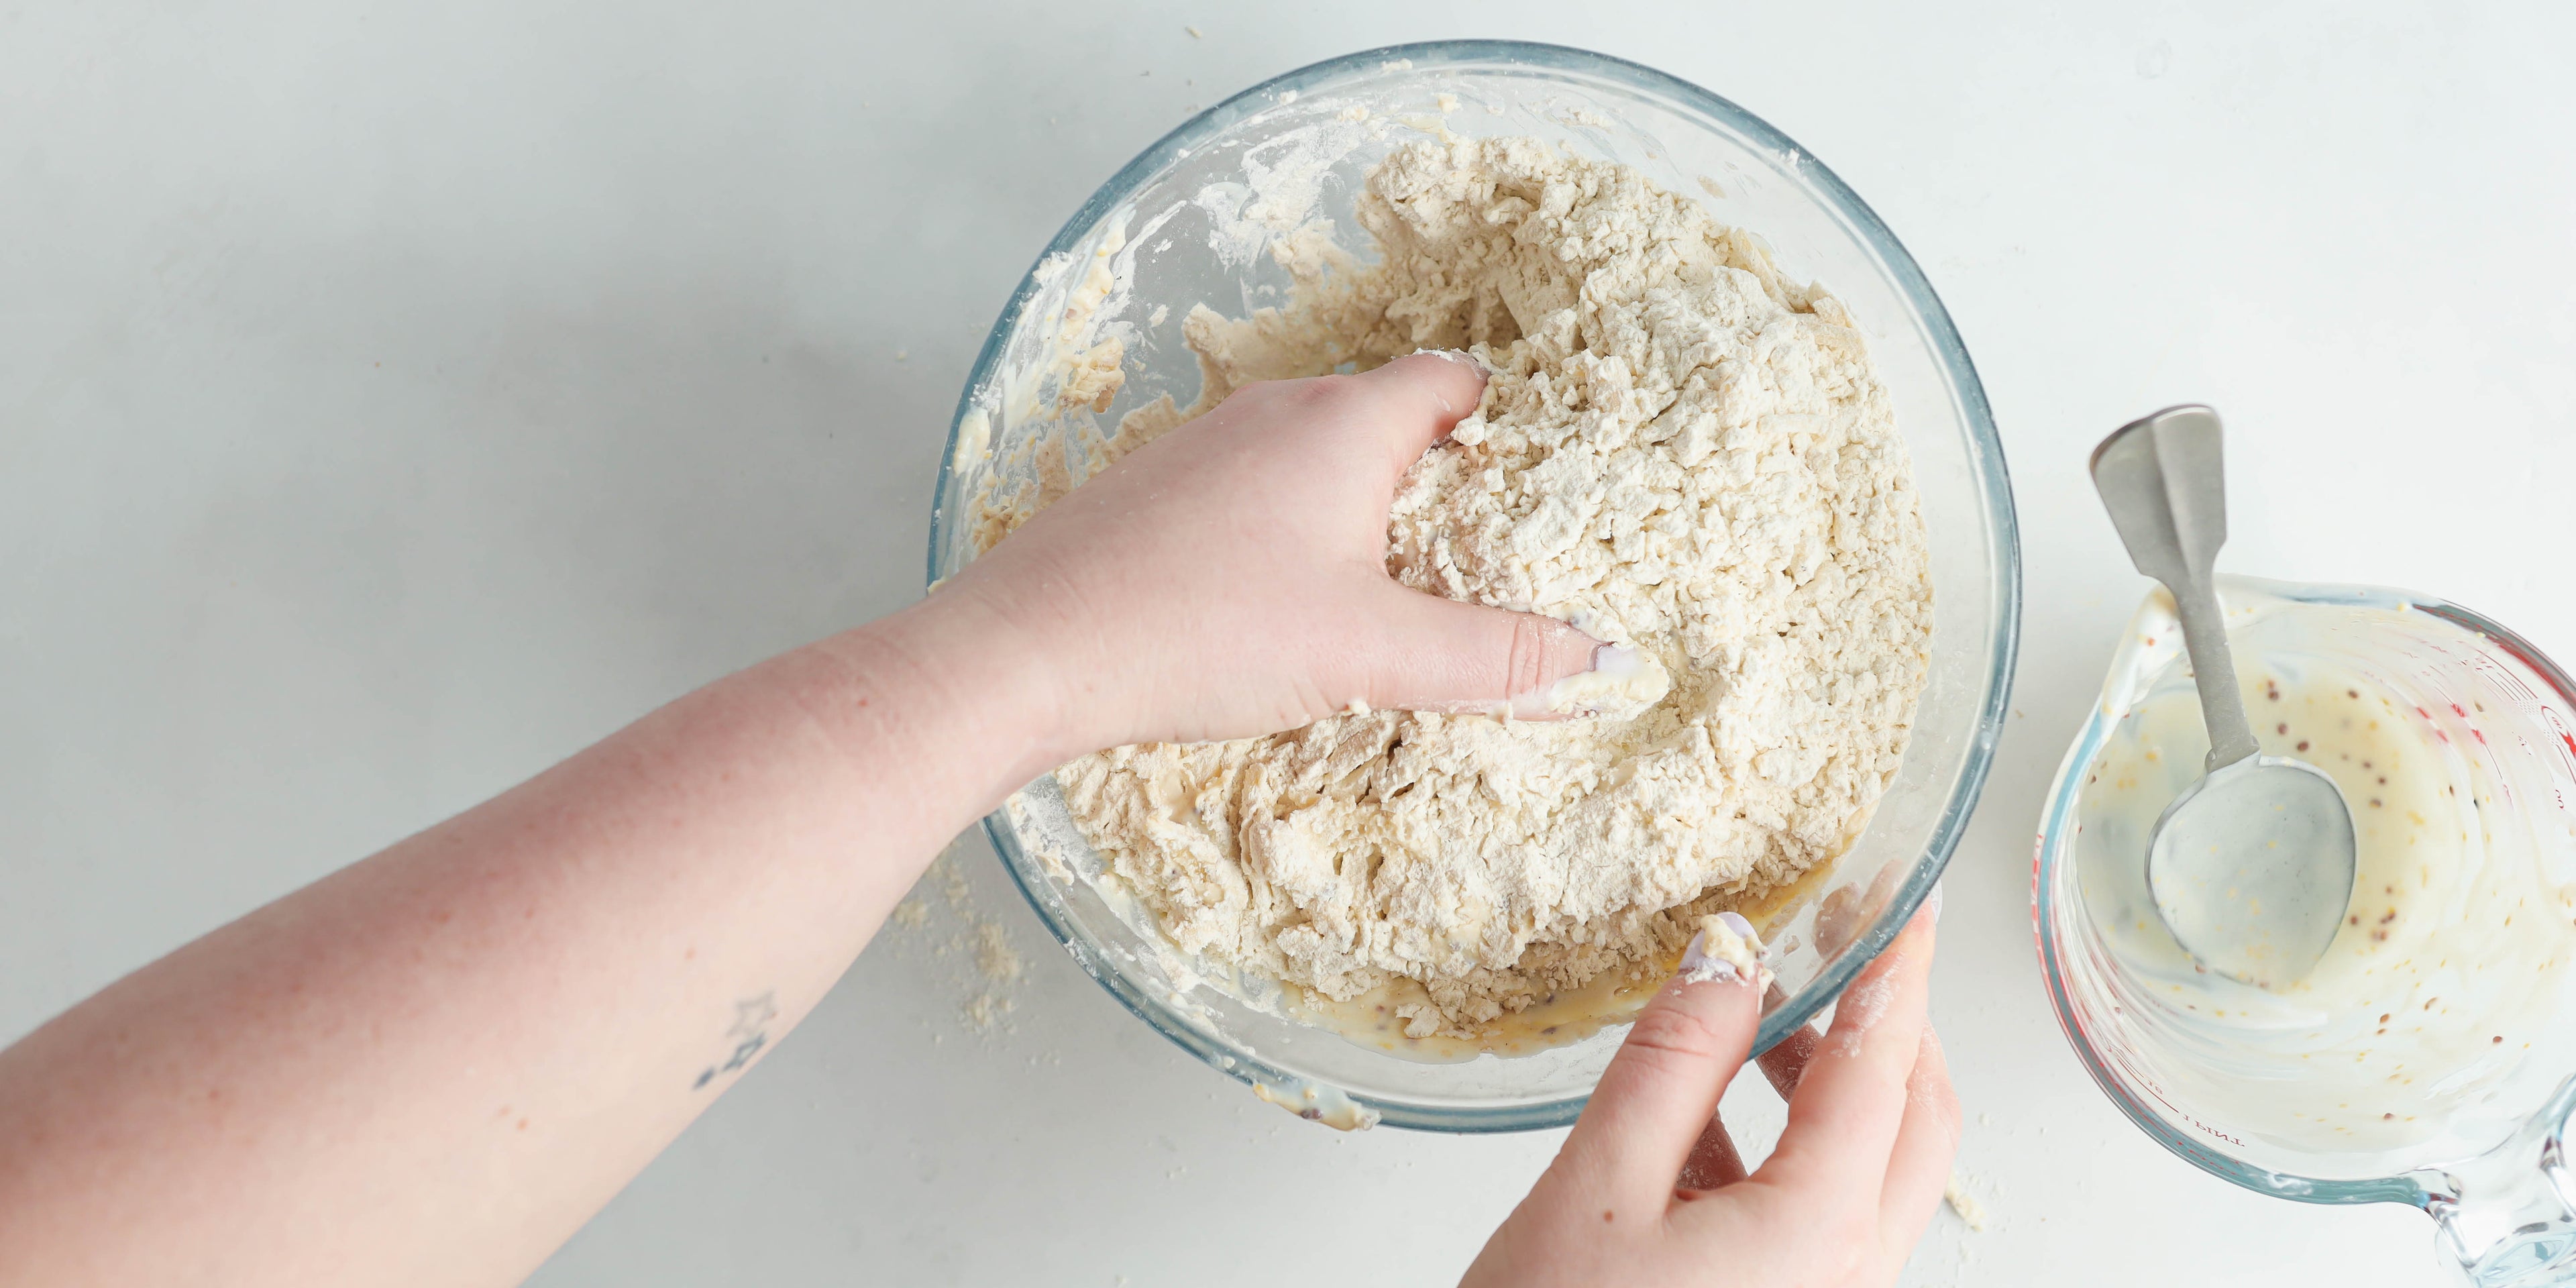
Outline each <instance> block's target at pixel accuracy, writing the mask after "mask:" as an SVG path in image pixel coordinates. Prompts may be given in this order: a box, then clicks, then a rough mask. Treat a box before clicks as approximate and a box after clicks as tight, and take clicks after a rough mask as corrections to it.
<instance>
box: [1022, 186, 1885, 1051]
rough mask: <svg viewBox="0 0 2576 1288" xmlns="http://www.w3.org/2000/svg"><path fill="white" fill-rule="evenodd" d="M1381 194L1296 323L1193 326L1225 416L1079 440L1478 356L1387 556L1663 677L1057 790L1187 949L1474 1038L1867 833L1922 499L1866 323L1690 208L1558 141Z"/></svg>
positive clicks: (1315, 734)
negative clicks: (1568, 628) (1576, 631)
mask: <svg viewBox="0 0 2576 1288" xmlns="http://www.w3.org/2000/svg"><path fill="white" fill-rule="evenodd" d="M1357 204H1358V218H1359V222H1360V223H1361V224H1362V225H1363V226H1364V227H1365V228H1366V229H1367V230H1368V231H1369V232H1370V233H1371V234H1372V235H1374V237H1375V239H1376V241H1377V243H1378V245H1379V247H1380V249H1381V251H1382V256H1381V258H1380V260H1379V262H1377V263H1375V264H1372V265H1365V266H1364V265H1362V264H1361V263H1360V262H1359V261H1357V260H1356V259H1355V258H1354V257H1352V256H1351V255H1349V254H1348V253H1347V252H1345V251H1344V250H1343V249H1341V248H1340V247H1338V246H1336V245H1335V244H1334V242H1333V240H1332V229H1331V228H1330V226H1329V225H1328V224H1321V223H1318V224H1310V225H1308V226H1307V227H1305V228H1303V229H1300V230H1299V231H1298V232H1296V233H1295V234H1293V235H1291V236H1288V237H1285V238H1282V239H1281V240H1280V241H1279V243H1278V244H1277V245H1276V246H1275V247H1274V254H1275V255H1276V256H1277V257H1278V259H1279V261H1280V262H1281V263H1282V264H1284V265H1286V266H1287V267H1288V268H1289V270H1290V271H1291V272H1292V274H1294V275H1295V277H1296V280H1297V288H1296V290H1295V291H1294V292H1293V294H1292V296H1291V298H1290V301H1289V303H1288V304H1287V306H1286V307H1284V308H1279V309H1264V310H1261V311H1259V312H1258V313H1256V314H1254V315H1253V316H1252V317H1250V318H1246V319H1240V320H1230V319H1226V318H1223V317H1220V316H1218V315H1217V314H1215V313H1214V312H1212V311H1210V310H1208V309H1206V308H1204V307H1202V308H1199V309H1196V310H1194V311H1193V312H1192V313H1191V314H1190V316H1189V317H1188V318H1187V319H1186V320H1185V321H1184V334H1185V336H1186V337H1187V339H1188V340H1189V342H1190V344H1191V346H1192V347H1193V348H1194V349H1195V350H1196V351H1197V352H1198V353H1199V354H1200V357H1201V365H1202V367H1203V369H1204V372H1205V376H1206V387H1205V390H1204V392H1203V393H1202V395H1201V399H1200V401H1199V403H1198V404H1197V405H1195V406H1193V407H1190V408H1180V407H1177V406H1174V405H1173V403H1172V402H1171V400H1169V399H1164V400H1162V401H1159V402H1157V403H1154V404H1152V405H1149V406H1145V407H1143V408H1140V409H1138V410H1137V411H1135V412H1133V413H1130V414H1129V415H1128V416H1127V417H1126V418H1125V419H1124V420H1123V421H1122V422H1121V424H1120V428H1119V432H1118V434H1117V436H1116V437H1115V438H1114V439H1111V440H1110V441H1109V442H1108V443H1107V444H1106V445H1105V446H1106V448H1107V450H1106V451H1095V452H1093V453H1092V457H1093V459H1094V460H1095V462H1096V463H1097V464H1105V463H1106V462H1107V461H1108V460H1110V459H1114V458H1115V457H1116V456H1117V455H1119V454H1121V453H1123V452H1124V451H1127V450H1132V449H1133V448H1134V447H1135V446H1136V445H1138V444H1140V443H1142V442H1145V441H1147V440H1150V439H1151V438H1152V437H1153V436H1155V435H1156V434H1159V433H1161V432H1163V431H1164V430H1166V429H1169V428H1171V427H1172V426H1174V425H1177V424H1179V423H1181V422H1182V421H1183V420H1186V419H1187V418H1188V417H1189V416H1191V415H1193V414H1195V413H1196V412H1198V411H1199V410H1202V409H1203V408H1205V407H1207V406H1212V405H1213V404H1214V403H1215V401H1217V400H1218V399H1221V398H1223V397H1224V396H1225V395H1226V393H1228V392H1229V391H1231V390H1232V389H1233V388H1234V387H1236V386H1237V385H1240V384H1242V383H1245V382H1248V381H1253V380H1262V379H1271V378H1278V377H1290V376H1306V375H1314V374H1319V373H1322V372H1327V371H1331V370H1333V369H1335V368H1336V367H1337V366H1340V365H1342V364H1346V363H1347V364H1353V365H1355V366H1357V367H1359V368H1367V367H1372V366H1375V365H1377V364H1379V363H1381V362H1385V361H1387V360H1389V359H1390V358H1393V357H1395V356H1398V355H1401V354H1405V353H1410V352H1413V351H1414V350H1416V349H1422V348H1432V349H1467V350H1469V351H1471V352H1472V353H1474V354H1475V355H1476V356H1477V357H1478V358H1479V359H1480V360H1481V361H1483V362H1484V363H1486V364H1487V365H1488V366H1489V367H1490V368H1491V369H1492V373H1493V374H1492V378H1491V380H1490V382H1489V384H1488V386H1487V388H1486V391H1485V397H1484V401H1483V404H1482V405H1481V406H1480V408H1479V409H1478V411H1477V413H1476V414H1475V415H1474V416H1472V417H1470V418H1469V419H1468V420H1466V421H1464V422H1463V423H1461V424H1460V425H1459V426H1458V428H1457V430H1456V432H1455V434H1454V436H1453V438H1452V440H1451V441H1448V442H1444V443H1443V444H1441V445H1439V446H1437V447H1435V448H1433V449H1432V450H1431V452H1430V453H1429V454H1427V455H1426V456H1425V457H1424V458H1423V459H1422V461H1421V462H1420V463H1419V464H1418V465H1416V466H1415V467H1414V469H1413V470H1412V471H1411V472H1410V473H1409V474H1408V475H1407V476H1406V479H1405V482H1404V484H1403V486H1402V488H1401V490H1400V492H1399V494H1398V496H1397V498H1396V501H1395V505H1394V509H1393V513H1392V515H1391V516H1390V520H1389V528H1388V556H1387V566H1388V568H1389V570H1390V571H1391V572H1392V573H1393V574H1394V575H1395V576H1396V577H1398V578H1399V579H1401V580H1402V581H1403V582H1404V583H1405V584H1407V585H1410V586H1413V587H1416V588H1418V589H1421V590H1424V591H1427V592H1430V593H1433V594H1439V595H1446V596H1449V597H1451V598H1455V599H1462V600H1470V601H1474V602H1478V603H1485V604H1492V605H1499V606H1503V607H1508V608H1514V609H1522V610H1533V611H1537V612H1541V613H1546V614H1548V615H1550V616H1553V617H1556V618H1559V619H1561V620H1564V621H1568V622H1571V623H1573V624H1575V625H1576V626H1578V627H1580V628H1582V629H1584V630H1586V631H1589V632H1590V633H1592V634H1593V635H1595V636H1596V637H1598V638H1600V639H1603V640H1606V641H1610V642H1613V643H1618V644H1626V645H1630V646H1632V647H1634V648H1635V649H1637V650H1638V651H1639V652H1641V653H1643V654H1644V655H1646V656H1647V657H1649V658H1651V659H1652V660H1653V661H1655V662H1657V663H1659V664H1660V665H1661V667H1662V668H1663V669H1664V670H1665V671H1667V672H1668V673H1669V676H1670V685H1669V689H1668V691H1666V692H1664V693H1663V694H1662V695H1661V696H1660V698H1659V699H1658V700H1656V701H1655V702H1654V703H1653V705H1652V706H1651V707H1649V708H1647V709H1646V710H1644V711H1643V712H1641V713H1636V712H1632V713H1626V714H1614V715H1604V716H1596V717H1592V718H1587V719H1577V720H1571V721H1566V722H1563V723H1529V722H1513V721H1508V720H1503V719H1495V718H1489V717H1483V716H1441V715H1430V714H1419V715H1417V714H1410V713H1403V712H1391V711H1374V712H1362V713H1355V714H1350V715H1345V716H1340V717H1336V718H1333V719H1329V720H1324V721H1320V722H1318V723H1316V724H1313V725H1311V726H1308V727H1306V728H1303V729H1298V730H1294V731H1291V732H1288V733H1282V734H1277V735H1274V736H1271V737H1265V738H1251V739H1243V740H1238V741H1233V742H1222V743H1208V744H1197V745H1187V746H1182V745H1164V744H1156V745H1140V746H1131V747H1119V748H1113V749H1111V750H1108V751H1104V752H1101V753H1099V754H1097V755H1092V756H1087V757H1084V758H1083V759H1081V760H1078V761H1075V762H1073V763H1071V764H1069V765H1066V766H1064V767H1063V768H1062V769H1060V770H1059V771H1058V772H1057V778H1058V780H1059V782H1060V783H1061V785H1062V786H1063V789H1064V793H1065V796H1066V799H1067V800H1068V802H1069V803H1070V804H1071V806H1072V810H1073V813H1074V816H1075V818H1076V819H1077V820H1078V821H1079V822H1080V823H1081V825H1082V828H1083V830H1084V832H1085V833H1086V834H1087V836H1088V837H1089V838H1090V840H1091V841H1092V843H1093V845H1094V847H1095V848H1096V849H1098V851H1099V852H1100V854H1101V855H1102V857H1103V859H1104V862H1105V864H1106V866H1107V868H1108V870H1109V871H1111V872H1114V873H1115V875H1116V877H1117V878H1118V879H1119V880H1120V881H1122V882H1123V883H1124V884H1125V885H1126V886H1128V887H1129V888H1130V889H1131V891H1132V892H1133V893H1134V895H1135V896H1136V897H1137V898H1138V899H1139V900H1140V901H1141V902H1142V903H1143V904H1144V905H1145V906H1146V907H1148V908H1150V909H1151V910H1152V912H1153V914H1154V915H1155V916H1156V917H1157V918H1159V919H1160V922H1161V924H1162V927H1163V929H1164V930H1165V931H1166V932H1167V933H1168V934H1169V935H1170V936H1171V937H1172V939H1173V940H1174V941H1176V942H1177V943H1178V945H1179V946H1180V947H1181V948H1183V949H1184V950H1188V951H1192V952H1197V953H1202V954H1206V955H1207V956H1209V957H1211V958H1214V959H1217V960H1220V961H1225V962H1230V963H1234V964H1236V965H1237V966H1239V967H1241V968H1243V969H1246V970H1249V971H1252V972H1257V973H1260V974H1265V975H1271V976H1275V977H1277V978H1279V979H1281V980H1283V981H1286V982H1288V983H1291V984H1294V985H1297V986H1300V987H1302V988H1305V989H1310V990H1314V991H1316V992H1320V993H1322V994H1324V995H1326V996H1328V997H1331V998H1334V999H1339V1000H1349V999H1352V998H1355V997H1359V996H1362V995H1364V994H1372V992H1373V990H1374V991H1375V992H1374V995H1375V996H1378V997H1382V998H1385V999H1387V1000H1388V1001H1389V1002H1390V1004H1392V1005H1393V1006H1394V1007H1395V1009H1396V1010H1397V1012H1398V1013H1399V1014H1400V1015H1402V1016H1403V1017H1404V1019H1405V1021H1406V1027H1407V1031H1408V1032H1409V1033H1411V1034H1413V1035H1414V1036H1417V1037H1428V1036H1432V1035H1435V1034H1437V1035H1445V1036H1453V1037H1473V1036H1474V1035H1475V1032H1476V1030H1477V1028H1478V1026H1479V1025H1480V1024H1482V1023H1485V1022H1487V1021H1490V1020H1492V1019H1494V1018H1495V1017H1497V1016H1499V1015H1501V1014H1503V1013H1505V1012H1507V1011H1517V1010H1520V1009H1522V1008H1524V1007H1527V1006H1529V1005H1531V1004H1533V1003H1536V1002H1538V1001H1542V1000H1544V999H1546V998H1547V997H1548V996H1550V995H1552V994H1554V993H1556V992H1558V991H1560V990H1564V989H1568V988H1572V987H1576V986H1578V985H1581V984H1583V983H1585V982H1587V981H1589V980H1592V979H1593V978H1594V977H1596V976H1598V975H1600V974H1602V973H1603V972H1605V971H1611V970H1627V971H1630V972H1632V973H1636V972H1641V971H1643V970H1646V969H1653V966H1652V965H1651V964H1652V963H1656V962H1660V961H1668V960H1670V954H1671V953H1672V952H1674V951H1675V950H1677V949H1678V948H1679V947H1680V946H1681V945H1682V943H1683V941H1685V940H1687V939H1688V938H1689V937H1690V935H1691V933H1692V932H1693V930H1695V929H1696V928H1697V925H1698V921H1697V918H1698V915H1700V914H1702V913H1705V912H1708V911H1712V910H1714V909H1716V908H1719V907H1724V906H1726V905H1727V904H1729V903H1731V902H1734V901H1736V900H1738V899H1741V898H1743V897H1745V896H1748V895H1753V894H1758V893H1759V892H1761V891H1763V890H1765V889H1768V888H1770V887H1772V886H1775V885H1777V884H1780V883H1783V882H1787V881H1790V880H1793V879H1795V878H1796V877H1797V876H1798V875H1799V874H1800V873H1802V872H1804V871H1806V870H1807V869H1808V868H1809V867H1811V866H1813V865H1815V864H1818V863H1821V862H1824V861H1827V860H1829V859H1831V858H1832V857H1833V856H1835V855H1836V854H1838V853H1840V852H1841V851H1842V850H1843V848H1844V847H1845V846H1847V845H1848V844H1849V843H1850V842H1851V841H1852V840H1853V838H1855V837H1856V836H1857V835H1858V834H1859V832H1860V830H1861V828H1862V826H1863V825H1864V824H1865V823H1866V822H1867V820H1868V818H1869V815H1870V812H1871V810H1872V809H1873V808H1874V807H1875V805H1876V804H1877V801H1878V799H1879V796H1880V794H1881V793H1882V791H1883V790H1884V788H1885V786H1886V784H1887V782H1888V780H1889V778H1890V777H1891V776H1892V775H1893V774H1894V773H1895V770H1896V767H1897V762H1898V758H1899V757H1900V756H1901V755H1902V754H1903V751H1904V748H1905V742H1906V737H1907V734H1908V732H1909V731H1910V729H1911V727H1912V724H1913V720H1914V711H1915V703H1916V699H1917V698H1918V697H1919V695H1920V694H1921V691H1922V687H1923V682H1924V668H1925V648H1926V642H1927V639H1928V637H1929V633H1930V629H1931V585H1930V581H1929V578H1928V575H1927V571H1926V552H1925V546H1924V539H1923V530H1922V520H1921V517H1920V513H1919V510H1918V507H1917V503H1916V494H1915V491H1914V488H1913V483H1912V479H1911V477H1910V472H1909V468H1908V462H1907V457H1906V453H1905V446H1904V442H1903V440H1902V439H1901V438H1900V437H1899V436H1898V433H1897V430H1896V425H1895V420H1894V413H1893V410H1892V408H1891V406H1890V403H1889V400H1888V395H1887V392H1886V390H1885V389H1884V388H1883V387H1882V385H1881V384H1880V382H1879V380H1878V377H1877V375H1876V373H1875V371H1874V370H1873V369H1872V367H1871V364H1870V360H1869V355H1868V353H1867V351H1866V348H1865V347H1864V345H1863V343H1862V337H1861V335H1860V333H1859V332H1858V331H1857V330H1855V329H1854V328H1853V325H1852V322H1851V319H1850V317H1849V315H1848V314H1847V313H1846V312H1845V311H1844V309H1843V307H1842V306H1841V304H1840V303H1839V302H1837V301H1836V300H1834V299H1833V298H1832V297H1830V296H1828V295H1825V294H1824V293H1823V292H1822V290H1821V288H1819V287H1817V286H1812V285H1810V286H1799V285H1797V284H1794V283H1792V282H1789V281H1787V280H1784V279H1783V278H1782V277H1781V276H1780V274H1779V272H1778V271H1777V270H1776V268H1775V267H1774V266H1773V264H1772V262H1771V259H1770V257H1769V256H1768V254H1767V253H1765V251H1764V250H1763V249H1762V248H1761V246H1760V244H1759V243H1757V242H1755V241H1753V240H1752V239H1751V238H1749V237H1747V236H1746V235H1745V234H1743V233H1741V232H1739V231H1736V230H1733V229H1729V228H1726V227H1723V226H1721V225H1719V224H1717V223H1716V222H1714V221H1713V220H1712V219H1711V218H1710V217H1709V216H1708V214H1707V213H1706V212H1705V211H1703V210H1702V209H1701V208H1700V207H1699V206H1698V205H1696V204H1695V203H1694V202H1692V201H1690V200H1687V199H1685V198H1682V197H1679V196H1676V195H1674V194H1672V193H1670V192H1666V191H1664V190H1662V189H1661V188H1659V187H1657V186H1656V185H1654V184H1653V183H1651V182H1649V181H1648V180H1646V179H1645V178H1643V177H1642V176H1640V175H1639V174H1637V173H1636V172H1635V171H1633V170H1630V169H1628V168H1625V167H1622V166H1618V165H1614V164H1609V163H1603V162H1596V161H1590V160H1585V159H1583V158H1580V157H1575V156H1569V155H1565V154H1563V153H1560V152H1558V151H1556V150H1554V149H1552V148H1550V147H1549V146H1548V145H1546V144H1544V143H1542V142H1540V141H1538V140H1534V139H1494V140H1481V141H1479V140H1468V139H1460V138H1449V139H1444V140H1440V141H1424V142H1419V143H1415V144H1412V145H1409V146H1406V147H1404V148H1402V149H1401V150H1399V151H1397V152H1396V153H1394V154H1393V155H1392V156H1390V157H1389V158H1388V159H1387V160H1386V161H1385V162H1383V163H1382V164H1381V165H1380V166H1379V167H1378V168H1377V169H1376V170H1375V171H1373V172H1372V173H1371V175H1370V177H1369V179H1368V182H1367V185H1366V190H1365V192H1364V193H1363V194H1362V195H1361V197H1360V198H1359V201H1358V203H1357ZM1097 464H1095V466H1094V468H1096V467H1097ZM1069 484H1070V480H1068V481H1067V484H1066V485H1069ZM1048 490H1049V491H1054V490H1056V489H1054V488H1050V489H1048ZM1006 525H1007V521H1005V523H1004V524H1002V525H997V526H1006ZM996 536H997V537H998V533H996Z"/></svg>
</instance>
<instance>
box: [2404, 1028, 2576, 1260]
mask: <svg viewBox="0 0 2576 1288" xmlns="http://www.w3.org/2000/svg"><path fill="white" fill-rule="evenodd" d="M2571 1117H2576V1078H2570V1079H2568V1080H2567V1081H2566V1082H2565V1083H2562V1084H2560V1086H2559V1088H2558V1094H2557V1095H2556V1096H2554V1097H2552V1098H2551V1099H2550V1102H2549V1104H2548V1105H2547V1106H2545V1107H2544V1108H2543V1109H2542V1110H2541V1112H2539V1113H2538V1114H2535V1115H2533V1116H2532V1118H2531V1120H2530V1121H2529V1122H2528V1123H2526V1124H2524V1126H2523V1128H2522V1130H2521V1131H2519V1132H2517V1133H2515V1134H2514V1136H2513V1138H2512V1139H2511V1140H2508V1141H2506V1142H2504V1143H2503V1144H2501V1145H2498V1146H2496V1147H2495V1148H2494V1149H2491V1150H2488V1151H2487V1152H2486V1153H2484V1154H2481V1155H2479V1156H2478V1157H2476V1158H2474V1159H2470V1160H2469V1161H2467V1162H2466V1163H2460V1164H2454V1165H2452V1166H2450V1167H2445V1168H2439V1169H2428V1170H2426V1171H2423V1172H2419V1173H2416V1174H2415V1180H2416V1182H2417V1183H2418V1184H2419V1185H2421V1186H2422V1187H2423V1191H2424V1200H2423V1201H2424V1211H2425V1212H2426V1213H2428V1214H2430V1215H2431V1216H2432V1218H2433V1220H2434V1221H2435V1222H2437V1223H2438V1224H2439V1225H2440V1226H2441V1233H2440V1234H2439V1236H2438V1240H2439V1243H2440V1246H2441V1249H2442V1252H2443V1254H2444V1255H2445V1256H2447V1257H2449V1258H2450V1259H2451V1260H2452V1262H2453V1263H2454V1264H2456V1265H2457V1266H2458V1267H2459V1269H2460V1274H2461V1276H2462V1278H2463V1279H2464V1281H2465V1282H2467V1283H2469V1284H2472V1285H2475V1288H2541V1286H2542V1285H2546V1284H2571V1283H2576V1174H2571V1173H2570V1172H2569V1170H2568V1158H2567V1135H2568V1126H2569V1121H2570V1119H2571Z"/></svg>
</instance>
